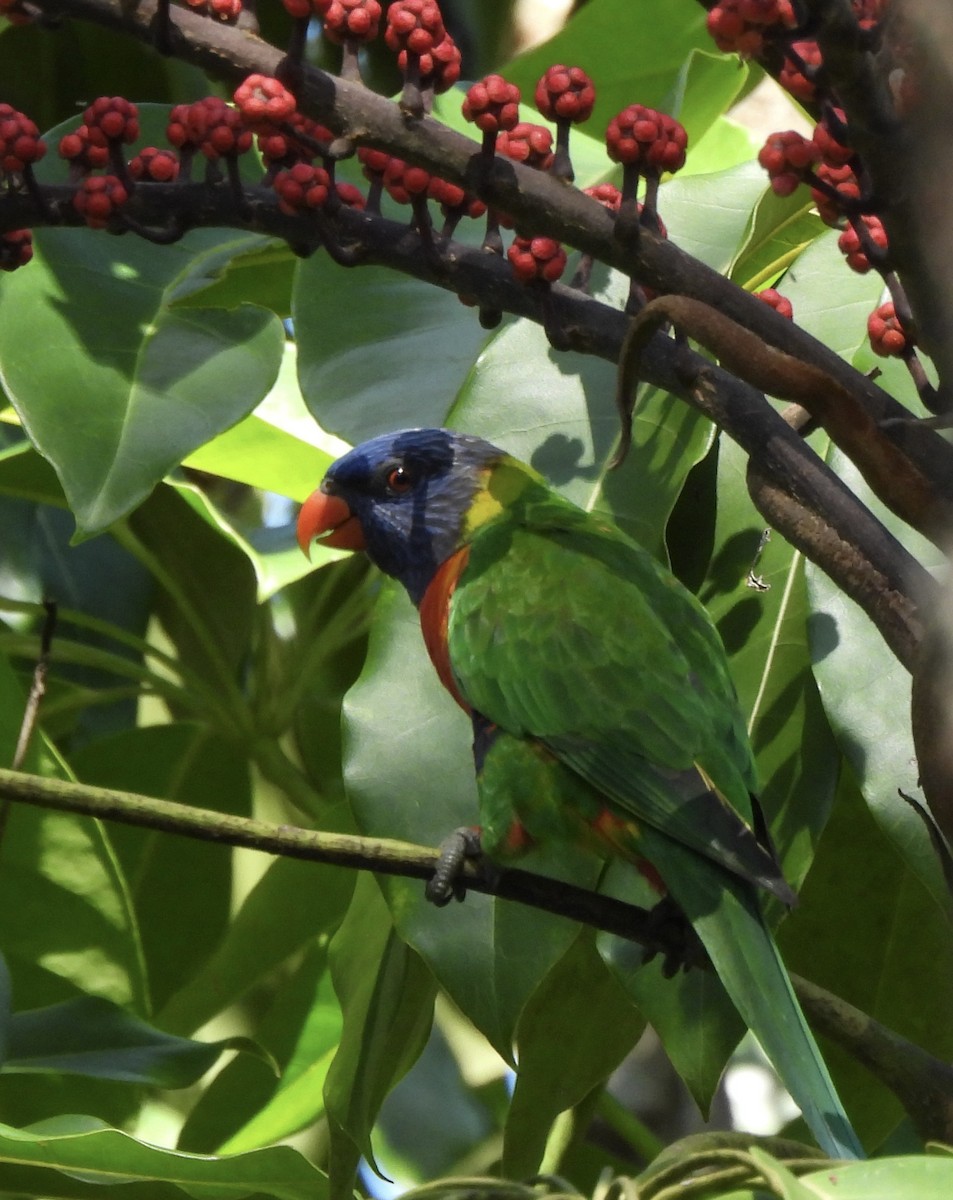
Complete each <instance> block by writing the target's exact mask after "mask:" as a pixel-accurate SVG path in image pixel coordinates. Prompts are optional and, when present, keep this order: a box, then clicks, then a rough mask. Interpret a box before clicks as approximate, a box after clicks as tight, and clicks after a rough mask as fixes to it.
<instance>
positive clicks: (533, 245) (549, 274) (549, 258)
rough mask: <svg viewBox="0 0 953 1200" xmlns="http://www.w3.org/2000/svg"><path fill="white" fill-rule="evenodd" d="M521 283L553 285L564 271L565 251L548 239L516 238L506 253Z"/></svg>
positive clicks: (551, 239) (555, 242)
mask: <svg viewBox="0 0 953 1200" xmlns="http://www.w3.org/2000/svg"><path fill="white" fill-rule="evenodd" d="M506 257H507V258H508V259H509V260H510V266H511V267H512V268H513V273H514V275H515V276H516V278H517V279H518V280H519V281H520V282H521V283H534V282H544V283H555V281H556V280H557V279H558V278H559V277H560V275H562V273H563V271H565V269H566V251H565V250H564V249H563V248H562V246H561V245H560V244H559V242H557V241H554V240H553V238H548V237H534V238H527V237H516V238H514V239H513V242H512V245H511V246H510V248H509V250H507V252H506Z"/></svg>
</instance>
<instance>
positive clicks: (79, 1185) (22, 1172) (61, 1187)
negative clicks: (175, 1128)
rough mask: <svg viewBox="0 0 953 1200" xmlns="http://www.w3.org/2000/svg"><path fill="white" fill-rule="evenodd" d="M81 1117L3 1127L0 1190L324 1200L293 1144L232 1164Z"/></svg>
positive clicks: (83, 1197) (314, 1173) (315, 1174)
mask: <svg viewBox="0 0 953 1200" xmlns="http://www.w3.org/2000/svg"><path fill="white" fill-rule="evenodd" d="M96 1126H98V1122H94V1121H91V1119H90V1118H85V1117H67V1118H60V1119H59V1120H57V1121H54V1122H46V1123H44V1124H43V1125H42V1126H34V1127H33V1128H32V1129H22V1130H21V1129H12V1128H11V1127H10V1126H8V1125H0V1191H2V1192H4V1193H6V1194H8V1195H10V1194H27V1195H48V1196H57V1197H65V1198H74V1197H75V1198H76V1200H88V1198H89V1197H90V1196H92V1195H94V1194H95V1195H98V1194H99V1192H98V1191H95V1192H94V1190H93V1188H94V1187H96V1186H102V1185H103V1184H109V1185H110V1186H111V1191H110V1196H112V1197H114V1198H118V1200H125V1198H126V1197H128V1198H129V1200H133V1197H142V1196H143V1195H144V1194H146V1189H148V1195H149V1196H151V1197H155V1198H156V1200H171V1198H172V1197H177V1196H191V1197H194V1198H195V1200H242V1198H243V1197H246V1196H269V1197H275V1200H321V1197H324V1196H326V1195H327V1177H326V1176H325V1175H324V1174H323V1173H322V1172H321V1171H319V1170H318V1169H317V1168H316V1167H313V1166H312V1165H311V1164H310V1163H309V1162H308V1160H307V1159H306V1158H304V1156H303V1155H301V1154H299V1153H298V1151H297V1150H292V1149H291V1147H290V1146H272V1147H270V1148H269V1149H267V1150H254V1151H252V1152H251V1153H249V1154H242V1155H234V1156H232V1157H229V1158H207V1157H199V1156H196V1155H191V1154H183V1153H181V1152H179V1151H174V1150H163V1149H160V1148H159V1147H158V1146H150V1145H147V1144H146V1143H144V1142H139V1141H136V1139H135V1138H132V1137H130V1136H129V1135H128V1134H126V1133H121V1132H120V1131H119V1130H118V1129H105V1128H101V1127H96Z"/></svg>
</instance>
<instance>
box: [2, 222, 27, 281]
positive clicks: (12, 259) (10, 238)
mask: <svg viewBox="0 0 953 1200" xmlns="http://www.w3.org/2000/svg"><path fill="white" fill-rule="evenodd" d="M32 257H33V233H32V231H31V230H29V229H9V230H8V231H7V232H6V233H0V271H15V270H16V269H17V267H25V266H26V265H27V263H28V262H29V261H30V259H31V258H32Z"/></svg>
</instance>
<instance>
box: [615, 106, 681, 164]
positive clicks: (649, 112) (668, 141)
mask: <svg viewBox="0 0 953 1200" xmlns="http://www.w3.org/2000/svg"><path fill="white" fill-rule="evenodd" d="M687 146H688V135H687V134H686V132H685V129H684V127H683V126H682V125H680V124H679V122H678V121H676V120H675V118H674V117H670V116H668V114H667V113H662V112H658V111H657V110H656V109H654V108H646V107H645V105H644V104H630V105H629V107H628V108H624V109H623V110H622V112H620V113H619V114H618V116H616V117H613V118H612V120H611V121H610V122H609V128H608V129H607V130H606V147H607V149H608V152H609V157H610V158H611V159H612V160H613V162H618V163H624V164H625V165H626V166H637V167H638V168H639V170H640V171H641V172H642V173H643V174H661V173H662V171H677V170H678V169H679V168H680V167H682V166H684V163H685V151H686V147H687Z"/></svg>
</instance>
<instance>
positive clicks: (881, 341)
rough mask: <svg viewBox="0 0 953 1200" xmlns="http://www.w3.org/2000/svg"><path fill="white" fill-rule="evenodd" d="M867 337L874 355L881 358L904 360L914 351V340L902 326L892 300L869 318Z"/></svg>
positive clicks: (882, 305)
mask: <svg viewBox="0 0 953 1200" xmlns="http://www.w3.org/2000/svg"><path fill="white" fill-rule="evenodd" d="M867 336H868V337H869V338H870V345H871V348H872V349H873V352H874V354H879V355H880V357H881V358H890V357H894V358H903V357H905V356H906V355H907V354H909V353H910V351H911V350H912V349H913V338H912V337H911V336H910V334H909V333H907V331H906V330H905V329H904V327H903V326H902V325H901V324H900V318H899V317H898V316H897V313H896V310H895V308H894V304H893V301H892V300H888V301H887V303H886V304H881V306H880V307H879V308H878V309H875V310H874V312H872V313H871V314H870V316H869V317H868V318H867Z"/></svg>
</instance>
